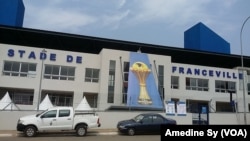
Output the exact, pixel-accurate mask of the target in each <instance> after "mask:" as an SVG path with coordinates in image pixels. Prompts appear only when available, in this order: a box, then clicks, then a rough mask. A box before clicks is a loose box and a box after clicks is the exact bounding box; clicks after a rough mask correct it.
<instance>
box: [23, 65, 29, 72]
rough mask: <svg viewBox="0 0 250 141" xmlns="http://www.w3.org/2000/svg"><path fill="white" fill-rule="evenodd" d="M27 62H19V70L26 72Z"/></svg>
mask: <svg viewBox="0 0 250 141" xmlns="http://www.w3.org/2000/svg"><path fill="white" fill-rule="evenodd" d="M28 66H29V64H28V63H22V64H21V72H28Z"/></svg>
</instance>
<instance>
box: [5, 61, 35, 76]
mask: <svg viewBox="0 0 250 141" xmlns="http://www.w3.org/2000/svg"><path fill="white" fill-rule="evenodd" d="M35 72H36V64H34V63H25V62H13V61H5V62H4V67H3V75H8V76H19V77H35Z"/></svg>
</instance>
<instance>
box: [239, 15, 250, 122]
mask: <svg viewBox="0 0 250 141" xmlns="http://www.w3.org/2000/svg"><path fill="white" fill-rule="evenodd" d="M249 18H250V16H249V17H247V18H246V20H245V21H244V23H243V24H242V27H241V30H240V48H241V70H242V74H243V77H242V81H243V104H244V105H243V106H244V123H245V124H247V117H246V97H245V75H244V70H243V67H244V59H243V49H242V31H243V28H244V25H245V23H246V22H247V20H248V19H249Z"/></svg>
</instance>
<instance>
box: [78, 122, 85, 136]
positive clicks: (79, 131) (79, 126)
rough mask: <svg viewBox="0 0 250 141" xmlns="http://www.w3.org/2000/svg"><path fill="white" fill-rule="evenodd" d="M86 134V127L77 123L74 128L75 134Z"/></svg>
mask: <svg viewBox="0 0 250 141" xmlns="http://www.w3.org/2000/svg"><path fill="white" fill-rule="evenodd" d="M86 134H87V127H86V126H84V125H78V126H77V128H76V135H77V136H85V135H86Z"/></svg>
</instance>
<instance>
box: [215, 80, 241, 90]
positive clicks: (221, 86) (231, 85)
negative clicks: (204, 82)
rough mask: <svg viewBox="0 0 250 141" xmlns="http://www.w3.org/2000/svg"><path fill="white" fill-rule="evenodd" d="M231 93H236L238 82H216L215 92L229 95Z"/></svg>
mask: <svg viewBox="0 0 250 141" xmlns="http://www.w3.org/2000/svg"><path fill="white" fill-rule="evenodd" d="M229 91H231V92H232V93H235V92H236V82H231V81H220V80H216V81H215V92H220V93H228V92H229Z"/></svg>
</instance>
